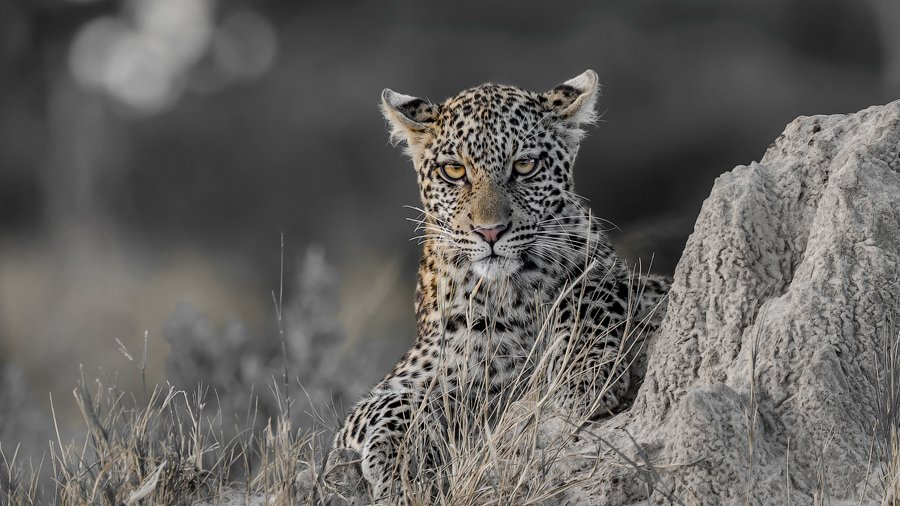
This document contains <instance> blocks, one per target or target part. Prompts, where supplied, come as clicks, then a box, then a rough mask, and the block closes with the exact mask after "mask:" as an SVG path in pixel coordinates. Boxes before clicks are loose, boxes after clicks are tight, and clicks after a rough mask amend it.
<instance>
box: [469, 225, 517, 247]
mask: <svg viewBox="0 0 900 506" xmlns="http://www.w3.org/2000/svg"><path fill="white" fill-rule="evenodd" d="M507 228H509V224H506V225H493V226H490V227H475V228H473V229H472V231H473V232H475V233H476V234H478V235H480V236H481V237H482V239H484V240H485V241H487V243H488V244H494V243H495V242H497V240H498V239H500V236H501V235H502V234H503V232H506V229H507Z"/></svg>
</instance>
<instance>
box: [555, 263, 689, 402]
mask: <svg viewBox="0 0 900 506" xmlns="http://www.w3.org/2000/svg"><path fill="white" fill-rule="evenodd" d="M670 284H671V280H670V279H669V278H666V277H663V276H655V275H646V276H643V277H642V278H641V279H640V280H639V281H638V282H637V283H636V286H637V288H636V289H631V288H629V287H628V285H619V284H611V285H607V286H604V287H603V289H602V290H601V291H600V292H599V293H600V294H601V295H598V296H596V297H594V298H592V299H589V300H585V299H584V298H577V299H569V300H566V301H564V302H563V304H562V305H561V307H560V314H561V315H562V316H564V317H563V318H561V319H560V321H559V323H558V324H557V325H556V328H555V329H554V333H553V334H552V335H554V336H556V339H555V341H554V343H555V347H554V348H553V349H551V350H550V351H551V354H552V355H551V364H552V366H551V371H553V374H556V375H560V376H561V377H559V378H557V385H559V386H558V390H557V391H556V392H554V395H553V398H554V401H555V404H556V405H557V407H559V408H561V410H562V411H563V412H565V413H568V414H571V415H573V416H575V417H586V418H596V417H599V416H603V415H606V414H609V413H611V412H612V410H614V409H615V408H616V407H618V406H619V405H620V404H621V403H622V402H623V401H624V400H625V399H626V398H627V396H628V395H629V388H630V386H631V384H632V377H633V376H634V377H638V378H641V377H643V372H642V371H643V370H644V369H645V364H644V352H645V350H644V348H645V345H646V339H647V338H648V337H649V336H650V335H652V334H653V333H655V332H656V330H657V329H658V328H659V325H660V323H661V321H662V319H663V317H664V316H665V310H666V296H667V293H668V289H669V286H670Z"/></svg>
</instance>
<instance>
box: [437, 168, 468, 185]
mask: <svg viewBox="0 0 900 506" xmlns="http://www.w3.org/2000/svg"><path fill="white" fill-rule="evenodd" d="M440 170H441V176H442V177H443V178H444V179H446V180H447V181H449V182H451V183H456V182H458V181H461V180H463V179H465V177H466V167H465V166H464V165H462V164H458V163H448V164H445V165H441V169H440Z"/></svg>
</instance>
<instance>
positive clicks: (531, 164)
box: [513, 158, 538, 176]
mask: <svg viewBox="0 0 900 506" xmlns="http://www.w3.org/2000/svg"><path fill="white" fill-rule="evenodd" d="M537 168H538V160H537V158H523V159H521V160H516V161H515V162H513V170H515V171H516V174H518V175H520V176H528V175H531V174H533V173H534V172H535V171H536V170H537Z"/></svg>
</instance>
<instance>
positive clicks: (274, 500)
mask: <svg viewBox="0 0 900 506" xmlns="http://www.w3.org/2000/svg"><path fill="white" fill-rule="evenodd" d="M593 268H594V266H589V268H588V269H587V271H590V269H593ZM639 279H640V276H639V275H635V276H634V282H633V286H634V287H635V289H634V290H633V292H634V293H632V297H631V298H632V299H633V300H636V299H637V298H639V296H640V294H639V291H640V288H639V287H640V281H639ZM582 288H583V287H582V284H581V283H579V280H575V281H574V282H573V283H572V284H571V285H569V287H568V288H567V289H566V291H565V292H564V293H562V294H560V296H559V298H558V299H557V301H556V303H555V304H553V305H552V307H550V308H546V307H541V306H540V305H539V304H537V303H535V306H534V315H533V316H534V317H535V318H537V319H538V320H537V321H539V322H541V325H540V332H539V335H538V337H537V339H536V340H535V344H534V346H533V347H532V349H531V350H530V351H529V354H528V358H527V360H526V361H527V364H528V366H527V367H525V368H524V369H523V370H522V371H521V372H520V374H519V375H518V377H517V378H515V381H513V384H512V386H511V387H510V388H509V389H507V390H505V391H504V392H503V393H502V395H500V396H491V395H489V394H488V392H487V391H486V390H478V389H476V388H475V387H472V386H464V387H459V388H457V389H454V388H452V387H451V386H450V385H448V384H447V381H448V378H447V376H439V377H437V378H436V379H435V380H434V382H433V383H432V385H431V389H432V391H433V393H435V395H432V396H430V398H431V399H432V400H431V401H430V402H429V403H427V404H423V405H422V406H420V409H419V410H418V412H417V415H416V416H415V418H414V420H413V424H412V428H411V430H410V431H409V432H408V437H407V438H406V439H405V440H404V441H403V442H402V444H401V445H400V448H399V456H398V458H397V464H398V468H397V473H398V477H399V480H398V483H397V492H398V493H401V494H402V495H403V496H404V497H406V498H407V500H408V502H409V503H411V504H423V505H424V504H429V505H430V504H453V505H476V504H522V505H526V504H537V503H548V502H553V501H554V499H555V498H558V497H559V496H560V494H562V493H564V492H566V491H567V490H569V489H571V488H573V487H576V486H579V485H581V484H584V482H586V481H589V480H591V479H592V477H593V476H594V474H595V472H596V471H597V469H598V467H599V466H600V465H601V464H603V463H604V462H608V461H609V460H610V458H615V459H616V460H617V463H616V465H619V464H621V457H623V456H625V455H626V453H633V452H622V451H619V450H618V449H615V448H611V447H609V445H606V446H607V447H606V449H605V451H601V449H600V447H599V446H600V445H599V444H598V451H597V452H596V453H593V454H592V455H590V456H585V455H584V454H580V455H578V456H576V458H577V459H578V461H579V467H578V472H576V473H559V472H558V471H559V466H561V465H567V463H571V462H572V459H573V455H570V451H569V450H568V449H569V448H570V446H571V443H572V441H573V440H574V439H575V438H578V437H584V436H585V435H588V434H587V433H586V432H585V431H584V428H585V427H586V424H587V423H588V421H589V418H588V417H589V413H590V412H591V411H594V409H593V408H595V407H596V406H593V407H592V408H590V409H586V410H585V411H583V412H577V413H565V412H562V411H561V410H560V409H559V406H558V405H557V404H556V398H557V394H558V393H559V392H560V391H561V389H563V388H564V386H565V385H566V384H568V383H571V382H573V381H579V380H585V379H586V380H587V381H589V382H591V383H592V384H595V385H596V388H595V390H594V391H592V392H589V397H590V399H585V400H584V404H585V405H586V406H588V405H590V404H591V402H592V401H595V400H597V399H600V398H601V397H602V396H603V394H604V393H606V391H607V390H608V389H609V388H610V387H611V386H612V384H613V382H614V381H615V380H616V379H618V378H616V377H604V376H600V373H599V371H598V367H594V368H592V369H586V368H584V367H579V364H583V363H584V361H583V360H582V358H583V354H584V353H585V351H586V350H588V349H590V347H591V345H592V341H593V340H602V339H605V338H607V337H608V335H605V334H604V335H587V333H585V332H584V328H583V325H582V322H581V321H579V319H578V318H575V321H574V322H573V323H572V325H571V329H570V332H571V335H572V337H571V338H570V339H569V340H568V341H563V340H562V339H560V338H559V337H558V336H556V335H551V334H552V333H551V332H550V329H552V328H553V327H554V326H555V325H556V323H558V318H559V315H558V311H557V309H558V306H559V303H560V301H561V300H562V299H563V297H568V296H574V297H578V298H582V297H584V292H583V290H582ZM483 289H485V290H488V289H492V288H491V287H488V286H485V287H483ZM498 293H499V292H498ZM498 302H501V303H502V299H500V300H499V301H498ZM279 311H280V306H279ZM472 316H473V318H472V320H474V318H475V317H476V316H477V315H474V314H473V315H472ZM650 318H651V315H645V317H644V320H641V321H638V320H637V318H629V319H627V320H626V321H624V322H623V323H622V324H621V325H622V327H621V328H610V329H608V330H607V332H617V333H621V334H624V336H625V337H624V338H623V339H622V340H621V341H620V345H619V348H618V352H617V354H616V355H615V356H614V357H611V358H610V361H611V362H612V364H611V365H612V369H613V370H616V369H620V370H622V369H624V370H625V373H626V374H627V373H628V367H630V365H631V363H632V361H634V360H635V358H636V357H637V356H638V354H639V352H640V351H641V347H642V346H643V339H642V337H643V333H644V329H645V327H646V323H647V321H649V319H650ZM551 350H555V351H556V352H557V353H559V354H560V355H561V356H562V357H563V359H562V361H561V363H556V364H555V365H554V363H553V361H551V360H550V359H549V357H550V356H551V353H549V351H551ZM620 364H624V365H625V366H626V367H624V368H618V367H617V366H618V365H620ZM481 366H486V364H485V363H478V364H475V365H474V367H481ZM278 372H281V373H282V374H283V371H278ZM456 372H457V373H458V374H460V376H461V377H462V378H465V377H466V375H467V374H472V371H471V370H469V371H466V370H457V371H456ZM272 374H275V371H273V372H272ZM280 376H281V375H280ZM282 381H283V378H278V379H277V380H276V379H275V378H274V377H273V379H272V381H271V382H270V384H271V390H272V397H274V398H275V404H276V405H277V412H278V415H277V416H272V417H271V418H269V419H266V420H259V419H258V417H259V416H260V413H261V411H260V410H259V409H258V406H259V404H258V401H253V403H252V404H251V405H250V406H249V407H248V409H247V410H246V413H245V414H244V416H243V417H242V418H241V419H235V418H232V417H231V414H230V413H229V414H227V415H223V411H222V410H221V408H220V406H221V405H222V402H220V401H219V399H218V398H217V395H216V394H215V392H214V391H212V390H210V389H205V388H202V387H198V388H197V389H196V390H193V391H186V390H181V389H178V388H175V387H166V388H161V387H156V388H154V389H152V390H151V392H150V395H149V398H150V400H149V402H147V403H146V404H144V405H141V406H138V405H137V402H136V401H135V400H134V398H133V397H131V396H129V395H127V394H125V393H123V392H121V391H119V390H117V389H116V388H115V387H107V386H104V385H102V384H101V383H100V382H99V381H96V382H92V383H88V381H86V380H85V379H84V377H83V376H82V378H81V380H80V381H79V383H78V387H77V388H76V389H75V390H74V396H75V399H76V402H77V405H78V408H79V410H80V412H81V414H82V417H83V420H84V427H85V429H86V432H87V435H86V437H85V438H84V439H83V440H80V441H64V440H63V439H62V438H61V437H60V436H59V432H58V431H57V436H56V438H55V440H54V441H51V442H50V444H49V451H48V452H47V458H46V462H43V463H38V464H36V465H32V464H31V463H25V462H22V461H21V459H19V458H18V456H17V453H16V451H15V449H13V451H9V450H8V449H6V448H0V457H2V459H0V494H2V495H0V503H3V504H11V505H18V504H38V503H41V504H43V503H57V504H97V505H120V504H197V503H205V504H224V503H228V504H319V503H323V502H327V501H328V500H329V499H334V498H335V497H337V496H336V495H335V494H336V493H338V492H339V491H338V490H335V489H334V488H333V487H332V486H331V485H330V484H326V482H325V480H324V479H323V478H322V477H323V475H326V473H327V472H328V471H330V470H326V469H324V468H323V461H324V457H325V456H326V454H327V453H328V451H329V448H328V446H327V443H325V444H323V442H327V441H329V437H328V432H329V431H328V430H327V429H326V428H325V426H326V425H324V424H320V427H322V428H321V429H319V430H311V431H300V430H295V429H292V424H291V422H290V417H289V416H287V415H288V412H289V408H290V406H291V404H292V403H293V402H292V401H291V399H290V398H289V396H288V395H287V393H286V392H285V386H284V385H283V384H281V383H282ZM462 383H463V384H464V385H465V384H466V383H465V382H462ZM295 390H296V389H295ZM463 398H465V399H467V400H466V401H465V402H462V401H461V399H463ZM266 412H269V411H268V410H265V411H264V412H263V413H266ZM437 413H440V415H437ZM261 416H271V415H270V414H269V415H266V414H263V415H261ZM317 418H319V419H320V420H324V419H326V418H327V417H323V416H317ZM637 455H638V457H636V458H635V459H634V460H631V459H628V458H627V457H625V462H626V465H628V466H630V467H633V468H634V470H635V471H636V474H637V475H639V476H641V477H643V478H645V481H646V482H647V490H648V494H649V493H652V491H654V490H656V483H657V482H658V481H659V475H658V473H657V472H656V470H655V468H654V467H653V464H652V463H651V462H649V461H647V460H646V459H644V460H643V462H638V461H641V460H642V459H643V457H641V455H642V454H641V449H640V448H639V447H638V448H637ZM351 465H352V463H351ZM41 466H43V467H44V469H45V470H46V471H47V472H49V475H50V479H49V480H44V481H41V480H39V477H40V476H41V470H40V467H41ZM343 492H346V491H343ZM351 492H352V491H351ZM664 495H666V496H667V497H668V494H665V493H664ZM669 498H670V500H674V501H676V502H678V501H677V498H673V497H669Z"/></svg>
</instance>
